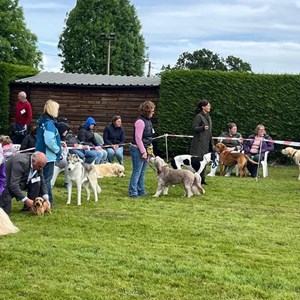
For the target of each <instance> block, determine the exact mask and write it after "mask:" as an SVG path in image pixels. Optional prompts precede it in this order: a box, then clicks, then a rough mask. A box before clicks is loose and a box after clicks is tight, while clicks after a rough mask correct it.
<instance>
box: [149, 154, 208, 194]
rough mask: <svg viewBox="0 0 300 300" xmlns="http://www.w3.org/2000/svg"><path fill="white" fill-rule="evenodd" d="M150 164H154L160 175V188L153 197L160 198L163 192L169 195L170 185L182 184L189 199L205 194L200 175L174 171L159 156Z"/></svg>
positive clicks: (186, 171) (185, 171)
mask: <svg viewBox="0 0 300 300" xmlns="http://www.w3.org/2000/svg"><path fill="white" fill-rule="evenodd" d="M150 162H151V163H153V164H154V166H155V168H156V170H157V174H158V187H157V191H156V193H155V195H154V196H153V197H159V195H160V194H161V192H163V195H167V194H168V189H169V186H170V185H173V184H180V183H182V184H183V186H184V190H185V196H187V197H188V198H190V197H191V196H193V195H200V194H204V193H205V190H204V189H203V188H202V186H201V177H200V175H199V174H198V173H192V172H191V171H189V170H173V169H171V168H169V167H168V165H167V164H166V163H165V162H164V160H163V159H162V158H160V157H159V156H155V157H151V158H150Z"/></svg>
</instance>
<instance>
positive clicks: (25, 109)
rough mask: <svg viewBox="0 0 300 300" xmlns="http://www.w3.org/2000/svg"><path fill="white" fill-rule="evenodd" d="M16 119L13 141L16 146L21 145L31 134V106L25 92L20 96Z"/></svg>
mask: <svg viewBox="0 0 300 300" xmlns="http://www.w3.org/2000/svg"><path fill="white" fill-rule="evenodd" d="M15 118H16V121H15V124H14V125H13V136H12V141H13V143H14V144H21V143H22V141H23V139H24V137H25V136H26V135H27V134H28V133H29V126H30V122H31V120H32V109H31V105H30V103H29V101H28V100H27V99H26V93H25V92H23V91H22V92H20V93H19V94H18V101H17V103H16V116H15Z"/></svg>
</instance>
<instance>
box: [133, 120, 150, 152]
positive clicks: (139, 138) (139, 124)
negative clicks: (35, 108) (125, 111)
mask: <svg viewBox="0 0 300 300" xmlns="http://www.w3.org/2000/svg"><path fill="white" fill-rule="evenodd" d="M134 127H135V141H136V144H137V146H138V148H139V150H140V152H141V154H142V155H143V154H144V153H146V154H147V151H146V148H145V146H144V143H143V132H144V129H145V123H144V121H143V120H141V119H139V120H137V121H136V122H135V123H134Z"/></svg>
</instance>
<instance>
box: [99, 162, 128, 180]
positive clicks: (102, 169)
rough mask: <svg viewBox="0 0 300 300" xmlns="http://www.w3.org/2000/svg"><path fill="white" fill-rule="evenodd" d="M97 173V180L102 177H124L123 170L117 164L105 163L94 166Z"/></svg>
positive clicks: (122, 167)
mask: <svg viewBox="0 0 300 300" xmlns="http://www.w3.org/2000/svg"><path fill="white" fill-rule="evenodd" d="M94 168H95V170H96V171H97V176H98V178H103V177H124V176H125V173H124V172H125V168H124V166H122V165H120V164H118V163H112V164H111V163H106V164H100V165H94Z"/></svg>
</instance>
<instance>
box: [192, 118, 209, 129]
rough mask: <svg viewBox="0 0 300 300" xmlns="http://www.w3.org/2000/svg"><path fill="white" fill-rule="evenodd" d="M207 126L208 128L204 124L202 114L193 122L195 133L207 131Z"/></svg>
mask: <svg viewBox="0 0 300 300" xmlns="http://www.w3.org/2000/svg"><path fill="white" fill-rule="evenodd" d="M205 126H207V124H204V122H203V120H202V118H201V116H200V114H197V115H196V116H195V119H194V122H193V131H194V132H195V133H199V132H203V131H205V130H207V129H206V127H205Z"/></svg>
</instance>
